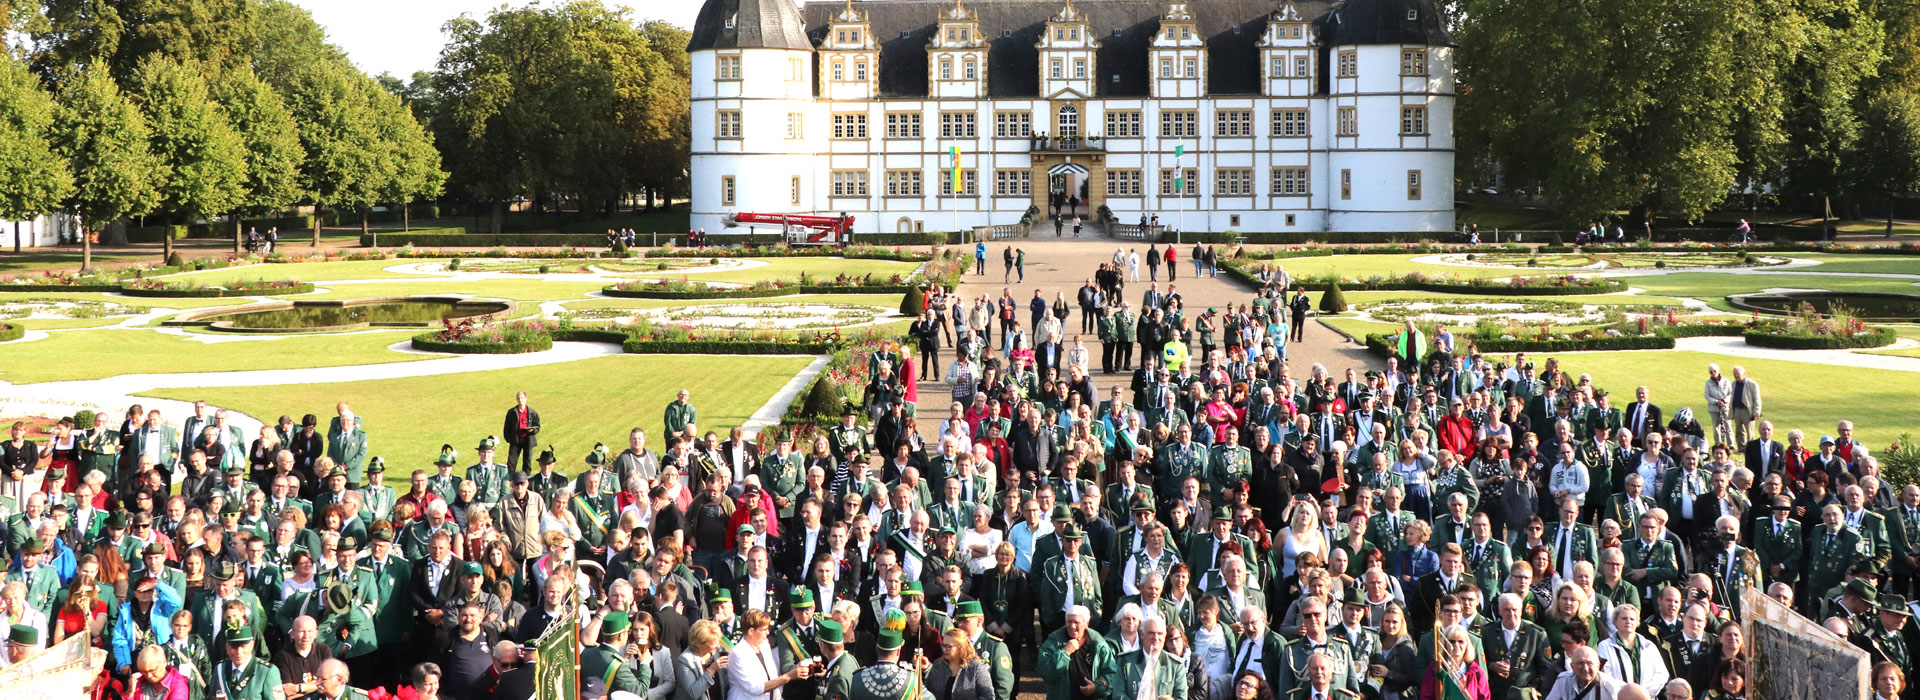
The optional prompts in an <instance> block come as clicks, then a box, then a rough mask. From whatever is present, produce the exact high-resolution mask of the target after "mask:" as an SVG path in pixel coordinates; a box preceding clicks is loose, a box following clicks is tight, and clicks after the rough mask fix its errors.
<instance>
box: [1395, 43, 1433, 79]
mask: <svg viewBox="0 0 1920 700" xmlns="http://www.w3.org/2000/svg"><path fill="white" fill-rule="evenodd" d="M1400 74H1401V75H1426V74H1427V50H1426V49H1403V50H1401V51H1400Z"/></svg>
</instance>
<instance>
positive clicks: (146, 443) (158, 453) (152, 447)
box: [129, 409, 187, 474]
mask: <svg viewBox="0 0 1920 700" xmlns="http://www.w3.org/2000/svg"><path fill="white" fill-rule="evenodd" d="M180 445H181V442H180V434H179V433H178V432H176V431H175V430H174V428H173V426H171V425H167V424H166V423H163V422H161V419H160V411H159V410H157V409H156V410H152V411H148V412H147V422H145V423H143V424H141V426H140V427H139V428H138V429H136V430H134V431H133V439H132V444H131V445H130V446H129V447H130V448H131V449H132V450H133V451H134V453H135V454H136V457H135V459H136V460H142V459H151V460H153V466H154V468H156V469H159V470H160V471H161V472H162V473H169V474H170V473H172V472H173V471H174V468H175V467H176V466H177V465H179V463H180V455H183V454H186V453H187V451H185V450H182V449H181V448H180Z"/></svg>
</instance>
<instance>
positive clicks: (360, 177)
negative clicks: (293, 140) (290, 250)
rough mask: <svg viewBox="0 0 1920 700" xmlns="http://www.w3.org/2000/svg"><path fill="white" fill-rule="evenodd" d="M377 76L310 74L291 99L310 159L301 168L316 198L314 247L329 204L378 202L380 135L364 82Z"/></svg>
mask: <svg viewBox="0 0 1920 700" xmlns="http://www.w3.org/2000/svg"><path fill="white" fill-rule="evenodd" d="M363 82H365V83H371V82H372V81H371V79H370V78H367V77H365V76H362V75H359V74H358V73H357V72H354V73H350V72H348V70H346V69H341V68H338V67H331V68H321V69H316V70H312V71H310V72H309V73H308V76H307V79H306V80H303V81H302V82H300V83H298V84H297V85H296V86H295V88H294V90H293V91H292V93H291V94H289V95H288V97H289V102H290V103H291V105H290V106H291V107H292V108H293V115H294V121H295V123H297V124H298V125H299V129H300V146H301V148H303V149H305V150H306V152H307V159H306V160H305V161H303V162H302V166H301V169H300V183H301V187H302V188H303V189H305V190H306V192H307V196H308V197H310V198H311V200H312V202H313V245H314V246H316V247H317V246H319V245H320V232H321V229H322V228H324V227H325V225H326V223H325V222H326V211H325V207H326V205H328V204H332V205H335V206H336V207H342V208H357V207H367V206H372V205H373V203H374V202H375V201H376V199H377V197H378V194H379V187H380V186H381V183H382V179H381V178H382V174H381V173H382V169H383V166H382V164H381V149H380V135H379V131H378V129H377V128H376V126H375V124H374V120H373V117H372V115H371V114H369V109H368V104H367V95H368V94H369V91H368V90H367V89H366V88H363V87H362V86H361V83H363Z"/></svg>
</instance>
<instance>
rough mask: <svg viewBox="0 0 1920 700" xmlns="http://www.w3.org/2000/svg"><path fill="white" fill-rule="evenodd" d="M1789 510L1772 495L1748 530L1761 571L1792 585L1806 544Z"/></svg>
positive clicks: (1784, 501) (1783, 499)
mask: <svg viewBox="0 0 1920 700" xmlns="http://www.w3.org/2000/svg"><path fill="white" fill-rule="evenodd" d="M1916 496H1917V497H1920V494H1916ZM1792 512H1793V502H1792V501H1791V500H1788V499H1787V497H1786V496H1775V497H1774V499H1773V502H1772V503H1769V504H1767V511H1766V512H1765V514H1763V515H1762V516H1761V517H1759V518H1756V519H1754V524H1753V527H1751V528H1749V530H1748V532H1749V533H1750V534H1749V535H1748V537H1749V538H1750V541H1751V542H1752V547H1753V551H1754V554H1755V556H1756V557H1757V558H1758V559H1759V563H1760V575H1761V577H1762V578H1763V579H1765V581H1766V582H1767V583H1768V584H1773V583H1786V584H1787V585H1793V584H1794V583H1795V582H1798V581H1799V580H1800V566H1801V562H1802V561H1804V559H1805V557H1806V547H1805V546H1803V545H1802V544H1801V537H1800V533H1801V532H1803V530H1802V529H1801V527H1800V521H1798V520H1794V519H1793V518H1789V517H1787V516H1788V515H1789V514H1791V513H1792Z"/></svg>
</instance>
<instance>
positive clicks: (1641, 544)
mask: <svg viewBox="0 0 1920 700" xmlns="http://www.w3.org/2000/svg"><path fill="white" fill-rule="evenodd" d="M1659 528H1660V525H1659V518H1657V517H1656V516H1655V515H1654V514H1652V513H1644V514H1642V515H1641V516H1640V522H1639V523H1638V530H1639V532H1640V537H1639V538H1638V539H1634V540H1630V541H1628V542H1624V543H1622V544H1621V545H1620V553H1621V554H1625V555H1626V556H1627V563H1626V567H1627V572H1626V574H1624V575H1623V578H1625V579H1626V580H1628V581H1631V582H1633V585H1635V586H1639V587H1640V599H1641V600H1652V599H1653V598H1654V594H1656V593H1658V592H1660V589H1661V588H1663V587H1665V586H1666V585H1667V584H1670V583H1673V582H1674V581H1675V580H1677V579H1678V578H1679V577H1680V566H1679V564H1678V563H1677V562H1678V561H1679V560H1678V559H1677V558H1676V555H1675V554H1674V551H1673V543H1672V542H1668V541H1666V540H1663V539H1660V536H1659Z"/></svg>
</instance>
